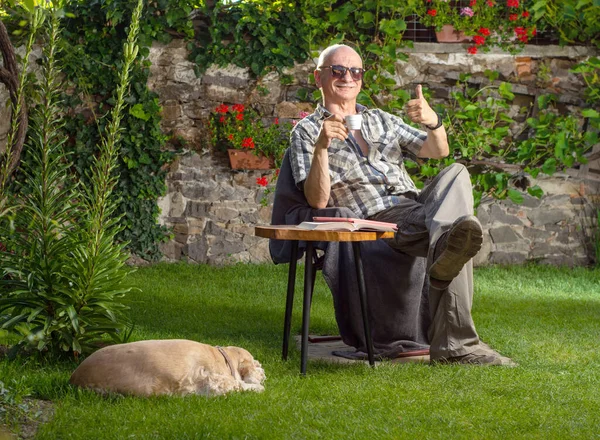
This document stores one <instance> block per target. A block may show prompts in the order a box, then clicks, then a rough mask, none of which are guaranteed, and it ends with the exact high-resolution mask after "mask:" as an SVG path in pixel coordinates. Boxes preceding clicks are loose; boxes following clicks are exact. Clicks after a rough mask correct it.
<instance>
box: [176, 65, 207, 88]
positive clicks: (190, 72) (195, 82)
mask: <svg viewBox="0 0 600 440" xmlns="http://www.w3.org/2000/svg"><path fill="white" fill-rule="evenodd" d="M172 78H173V81H175V82H177V83H181V84H182V85H189V86H192V87H199V86H200V84H201V83H202V80H201V79H200V78H198V77H197V76H196V72H194V67H193V64H192V63H191V62H189V61H183V62H180V63H177V64H176V65H175V66H174V68H173V76H172Z"/></svg>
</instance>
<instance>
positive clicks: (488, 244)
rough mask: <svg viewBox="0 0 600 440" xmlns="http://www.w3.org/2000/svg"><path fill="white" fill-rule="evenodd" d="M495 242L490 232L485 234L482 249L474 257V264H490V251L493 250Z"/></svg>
mask: <svg viewBox="0 0 600 440" xmlns="http://www.w3.org/2000/svg"><path fill="white" fill-rule="evenodd" d="M492 248H493V244H492V240H491V238H490V235H489V234H485V233H484V234H483V243H482V244H481V249H480V250H479V252H478V253H477V255H475V256H474V257H473V265H474V266H475V267H477V266H485V265H486V264H489V258H490V253H491V252H492Z"/></svg>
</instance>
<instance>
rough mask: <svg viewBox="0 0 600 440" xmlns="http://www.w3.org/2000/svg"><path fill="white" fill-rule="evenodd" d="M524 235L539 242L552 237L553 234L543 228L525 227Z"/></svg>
mask: <svg viewBox="0 0 600 440" xmlns="http://www.w3.org/2000/svg"><path fill="white" fill-rule="evenodd" d="M523 237H525V238H527V239H529V240H531V241H532V242H538V241H546V240H548V239H549V238H550V237H552V234H551V233H550V232H548V231H546V230H543V229H537V228H524V229H523Z"/></svg>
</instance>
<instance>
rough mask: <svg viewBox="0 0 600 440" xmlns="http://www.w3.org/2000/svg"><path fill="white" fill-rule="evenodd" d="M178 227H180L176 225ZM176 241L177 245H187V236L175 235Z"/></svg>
mask: <svg viewBox="0 0 600 440" xmlns="http://www.w3.org/2000/svg"><path fill="white" fill-rule="evenodd" d="M176 226H178V225H176ZM175 241H176V242H177V243H181V244H186V243H187V242H188V235H187V234H175Z"/></svg>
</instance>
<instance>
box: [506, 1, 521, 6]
mask: <svg viewBox="0 0 600 440" xmlns="http://www.w3.org/2000/svg"><path fill="white" fill-rule="evenodd" d="M506 6H508V7H509V8H518V7H519V0H508V1H507V2H506Z"/></svg>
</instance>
